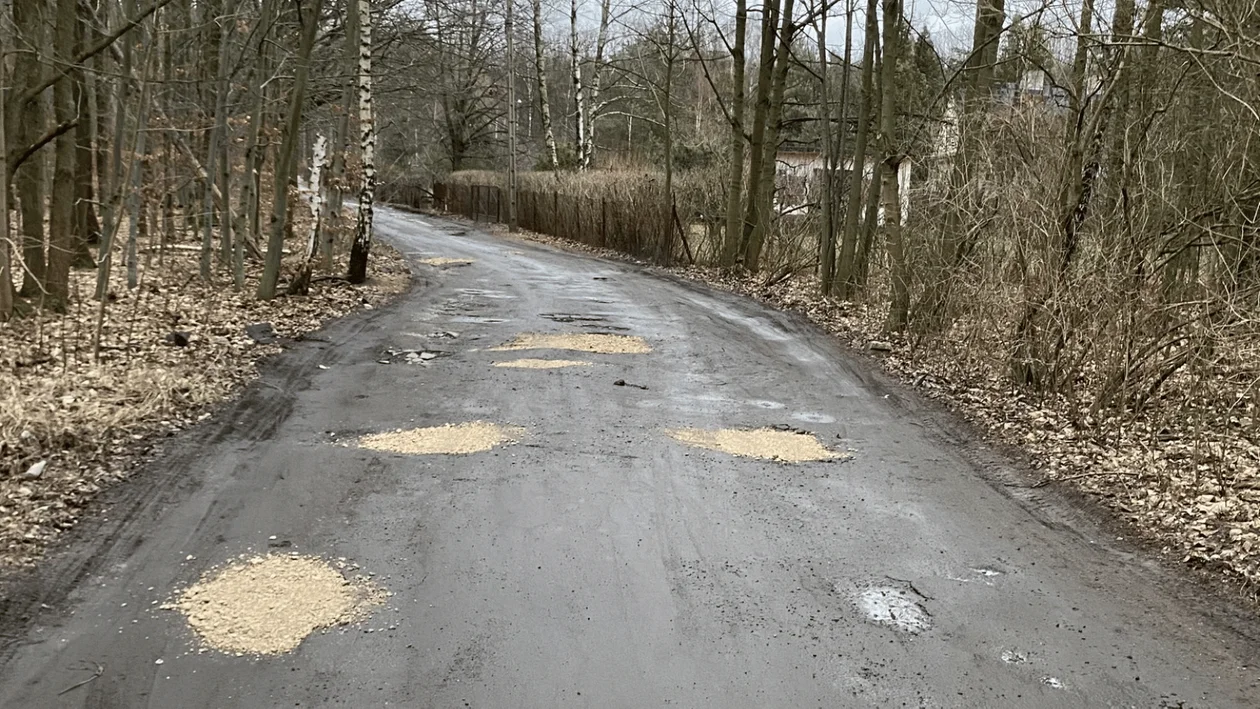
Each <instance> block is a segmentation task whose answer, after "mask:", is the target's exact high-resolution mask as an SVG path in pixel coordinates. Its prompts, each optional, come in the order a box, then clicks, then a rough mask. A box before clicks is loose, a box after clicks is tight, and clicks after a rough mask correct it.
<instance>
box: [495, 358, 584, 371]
mask: <svg viewBox="0 0 1260 709" xmlns="http://www.w3.org/2000/svg"><path fill="white" fill-rule="evenodd" d="M494 366H496V367H512V368H514V369H558V368H560V367H589V366H591V363H590V362H582V361H580V360H576V359H513V360H508V361H506V362H495V363H494Z"/></svg>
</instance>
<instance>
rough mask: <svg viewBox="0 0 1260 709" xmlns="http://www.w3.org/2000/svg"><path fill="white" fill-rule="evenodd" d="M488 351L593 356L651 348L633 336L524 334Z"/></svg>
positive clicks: (644, 352) (649, 350)
mask: <svg viewBox="0 0 1260 709" xmlns="http://www.w3.org/2000/svg"><path fill="white" fill-rule="evenodd" d="M490 350H491V351H492V352H504V351H510V350H575V351H578V352H591V353H595V354H647V353H648V352H651V351H652V346H651V345H649V344H648V343H647V340H644V339H643V338H642V337H636V336H634V335H605V334H594V335H588V334H579V335H570V334H546V333H525V334H522V335H518V336H517V337H516V338H515V339H513V340H512V341H511V342H506V343H504V344H502V345H499V346H498V347H491V348H490Z"/></svg>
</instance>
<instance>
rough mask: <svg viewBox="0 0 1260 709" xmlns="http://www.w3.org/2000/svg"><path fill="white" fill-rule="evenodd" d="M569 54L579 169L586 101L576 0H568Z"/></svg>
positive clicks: (582, 163)
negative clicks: (579, 46)
mask: <svg viewBox="0 0 1260 709" xmlns="http://www.w3.org/2000/svg"><path fill="white" fill-rule="evenodd" d="M569 55H570V59H571V63H570V67H569V68H570V75H571V76H572V79H573V108H574V111H573V121H574V125H573V129H574V140H573V151H574V153H575V156H576V158H577V166H578V169H579V170H581V169H585V167H586V103H585V101H584V100H583V97H582V61H581V57H580V56H579V54H578V29H577V0H569Z"/></svg>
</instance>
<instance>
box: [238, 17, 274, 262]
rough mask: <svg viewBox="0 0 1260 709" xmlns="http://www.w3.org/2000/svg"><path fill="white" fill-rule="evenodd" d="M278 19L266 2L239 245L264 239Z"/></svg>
mask: <svg viewBox="0 0 1260 709" xmlns="http://www.w3.org/2000/svg"><path fill="white" fill-rule="evenodd" d="M274 16H275V0H263V3H262V7H261V13H260V15H259V18H258V24H259V27H261V28H264V29H263V30H262V31H260V32H259V37H258V58H257V59H256V60H255V61H256V63H255V67H254V77H255V84H256V86H255V89H256V91H257V93H255V94H254V105H253V108H252V110H251V111H250V117H249V133H248V134H247V136H246V138H245V141H246V143H245V157H244V160H245V176H244V180H243V181H242V183H243V184H242V185H241V199H240V210H241V212H242V215H241V223H242V228H241V229H237V230H236V242H237V244H238V245H242V246H243V245H244V244H242V242H246V243H249V244H251V245H252V246H251V249H254V248H256V247H257V244H258V242H259V241H260V240H261V239H262V225H261V223H260V222H261V218H262V204H261V201H262V169H263V165H264V164H265V162H266V158H267V150H266V146H265V145H264V143H263V138H264V137H265V133H266V130H267V103H268V102H267V98H268V95H269V93H270V91H271V86H272V85H273V84H274V83H275V82H271V81H269V79H270V78H271V77H270V73H271V42H270V41H269V40H268V35H269V34H270V30H269V29H268V28H269V27H270V25H271V22H272V20H273V18H274Z"/></svg>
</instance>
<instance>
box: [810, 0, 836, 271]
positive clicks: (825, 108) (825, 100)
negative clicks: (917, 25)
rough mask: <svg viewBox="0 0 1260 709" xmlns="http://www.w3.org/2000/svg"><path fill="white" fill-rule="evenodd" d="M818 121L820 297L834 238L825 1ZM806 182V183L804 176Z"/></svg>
mask: <svg viewBox="0 0 1260 709" xmlns="http://www.w3.org/2000/svg"><path fill="white" fill-rule="evenodd" d="M817 30H818V93H819V98H820V99H821V101H820V102H819V111H818V120H819V124H818V125H819V130H820V131H821V132H822V143H823V175H822V196H821V200H822V209H821V210H819V211H820V212H821V213H820V215H819V217H820V221H821V223H820V224H819V228H818V279H819V285H820V288H821V290H822V292H823V293H830V292H831V281H832V276H833V275H834V268H835V252H836V234H835V229H834V228H833V225H832V221H831V207H832V202H833V201H834V194H833V187H834V180H833V177H834V175H835V169H836V156H835V153H834V152H833V150H832V148H833V146H834V145H835V142H834V141H833V140H832V139H831V82H830V81H829V77H828V76H827V74H828V66H829V65H830V63H829V62H828V61H827V5H826V0H824V4H823V6H822V8H821V12H819V18H818V24H817ZM806 179H809V177H808V176H807V177H806Z"/></svg>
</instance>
